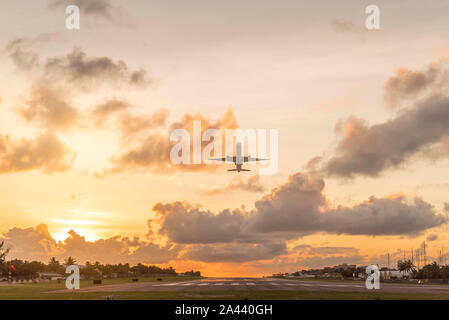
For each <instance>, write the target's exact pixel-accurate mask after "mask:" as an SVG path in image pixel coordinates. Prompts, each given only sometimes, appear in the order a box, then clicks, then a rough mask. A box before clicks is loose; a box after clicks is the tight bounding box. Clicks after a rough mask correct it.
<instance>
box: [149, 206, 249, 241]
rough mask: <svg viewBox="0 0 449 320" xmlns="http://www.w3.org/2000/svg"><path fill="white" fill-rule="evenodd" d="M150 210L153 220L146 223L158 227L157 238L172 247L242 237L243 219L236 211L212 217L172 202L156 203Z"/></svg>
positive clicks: (190, 207) (196, 209)
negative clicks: (167, 240) (160, 236)
mask: <svg viewBox="0 0 449 320" xmlns="http://www.w3.org/2000/svg"><path fill="white" fill-rule="evenodd" d="M152 210H153V211H154V212H156V215H157V216H156V218H155V219H154V220H150V223H155V224H159V225H160V229H159V235H162V236H166V237H167V238H168V239H169V241H172V242H175V243H183V244H192V243H217V242H229V241H233V240H235V239H239V238H240V237H242V235H241V229H242V225H243V222H244V220H245V217H244V215H243V214H242V213H241V211H240V210H239V209H236V210H233V211H231V210H229V209H226V210H223V211H221V212H219V213H217V214H215V213H213V212H211V211H204V210H200V208H198V207H194V206H192V205H190V204H188V203H183V202H173V203H167V204H162V203H157V204H156V205H154V206H153V209H152Z"/></svg>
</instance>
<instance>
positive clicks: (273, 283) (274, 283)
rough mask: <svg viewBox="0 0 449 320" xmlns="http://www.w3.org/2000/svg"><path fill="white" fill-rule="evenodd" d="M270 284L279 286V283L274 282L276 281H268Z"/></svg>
mask: <svg viewBox="0 0 449 320" xmlns="http://www.w3.org/2000/svg"><path fill="white" fill-rule="evenodd" d="M270 284H271V285H272V286H280V284H279V283H276V282H271V283H270Z"/></svg>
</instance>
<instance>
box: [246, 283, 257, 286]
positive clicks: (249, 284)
mask: <svg viewBox="0 0 449 320" xmlns="http://www.w3.org/2000/svg"><path fill="white" fill-rule="evenodd" d="M246 285H248V286H254V285H255V283H254V282H248V283H247V284H246Z"/></svg>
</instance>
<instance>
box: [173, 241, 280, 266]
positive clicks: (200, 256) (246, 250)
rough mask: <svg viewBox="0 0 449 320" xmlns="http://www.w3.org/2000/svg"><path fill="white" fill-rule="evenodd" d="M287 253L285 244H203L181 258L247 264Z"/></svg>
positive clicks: (188, 251) (191, 249) (189, 250)
mask: <svg viewBox="0 0 449 320" xmlns="http://www.w3.org/2000/svg"><path fill="white" fill-rule="evenodd" d="M286 252H287V250H286V245H285V243H284V242H271V243H263V244H248V243H220V244H214V245H203V244H201V245H195V246H191V247H190V248H188V249H187V251H186V253H184V255H183V256H182V257H181V258H185V259H190V260H198V261H204V262H247V261H254V260H269V259H272V258H274V257H276V256H279V255H282V254H285V253H286Z"/></svg>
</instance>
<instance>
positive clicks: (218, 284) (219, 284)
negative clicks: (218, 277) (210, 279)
mask: <svg viewBox="0 0 449 320" xmlns="http://www.w3.org/2000/svg"><path fill="white" fill-rule="evenodd" d="M215 285H216V286H222V285H224V283H222V282H219V283H216V284H215Z"/></svg>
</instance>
